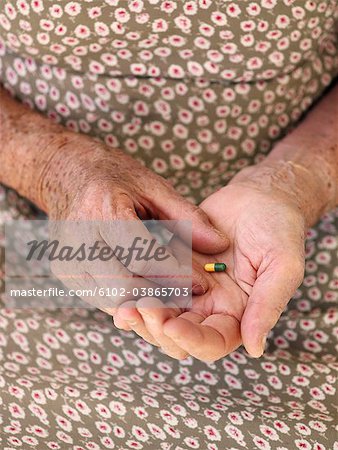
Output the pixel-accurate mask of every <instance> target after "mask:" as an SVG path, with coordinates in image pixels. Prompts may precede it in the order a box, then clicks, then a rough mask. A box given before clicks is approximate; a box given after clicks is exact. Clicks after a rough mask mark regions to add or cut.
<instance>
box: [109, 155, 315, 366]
mask: <svg viewBox="0 0 338 450" xmlns="http://www.w3.org/2000/svg"><path fill="white" fill-rule="evenodd" d="M294 171H297V169H295V168H294V167H293V166H290V164H288V163H286V164H285V163H284V164H280V165H278V164H276V165H270V166H269V165H266V166H264V165H263V164H262V165H259V166H258V165H257V166H254V167H250V168H247V169H244V170H242V171H241V172H240V173H239V174H238V175H237V176H235V177H234V178H233V179H232V181H231V182H230V183H229V184H228V185H227V186H226V187H224V188H222V189H220V190H219V191H218V192H216V193H215V194H213V195H211V196H210V197H209V198H207V199H206V200H205V201H204V202H203V203H202V204H201V208H202V209H203V210H204V211H205V212H206V213H207V214H208V216H209V217H210V219H211V220H212V222H213V223H215V224H216V226H217V227H218V228H219V229H220V230H221V231H223V232H224V233H225V234H226V235H227V236H229V238H230V246H229V248H228V249H227V250H226V251H225V252H222V253H220V254H218V255H216V256H214V257H209V258H206V256H205V255H197V254H194V259H195V261H197V263H199V265H200V267H202V266H203V264H204V263H205V262H210V261H219V262H225V263H226V264H227V266H228V267H227V271H226V273H215V274H212V275H211V276H209V278H208V279H209V290H208V291H207V292H206V293H205V294H204V295H202V296H200V297H194V298H193V306H192V308H191V309H190V310H189V312H186V311H182V310H179V309H177V308H175V307H174V305H173V307H172V308H171V309H167V310H165V309H163V308H162V309H154V308H151V307H150V306H151V301H147V302H146V301H145V300H140V301H139V302H136V303H135V304H134V305H133V306H134V307H136V308H137V309H135V308H134V309H127V308H124V307H120V308H119V310H118V311H117V314H116V318H117V320H118V321H119V320H124V319H129V324H130V323H131V324H133V326H132V327H131V328H132V329H134V330H135V331H137V332H139V334H140V335H142V336H143V337H145V338H146V336H147V334H148V335H150V338H153V339H155V340H156V341H157V345H161V346H162V348H164V350H165V351H166V352H167V353H168V354H170V355H171V356H173V355H174V357H175V355H177V356H176V357H179V358H181V357H184V356H187V355H192V356H194V357H196V358H199V359H202V360H215V359H218V358H221V357H223V356H225V355H226V354H228V353H229V352H230V351H232V350H234V349H235V348H236V347H237V346H238V345H240V343H241V340H242V341H243V344H244V346H245V348H246V350H247V351H248V353H249V354H251V355H252V356H255V357H258V356H260V355H261V354H262V353H263V350H264V342H265V337H266V335H267V334H268V332H269V331H270V330H271V328H272V327H273V326H274V325H275V323H276V322H277V321H278V319H279V317H280V315H281V313H282V311H283V310H284V308H285V306H286V305H287V303H288V301H289V300H290V299H291V297H292V296H293V294H294V293H295V291H296V289H297V287H298V286H299V285H300V284H301V282H302V280H303V275H304V239H305V230H306V224H305V219H304V215H303V213H302V210H301V208H300V207H299V205H300V204H303V203H302V200H303V199H301V198H298V197H297V196H295V195H294V194H293V193H292V191H293V189H292V188H293V180H294V178H295V177H296V174H295V172H294ZM305 190H306V185H305V186H304V192H305ZM297 193H298V191H297ZM231 281H232V283H231ZM147 303H148V304H147ZM145 306H147V307H146V308H145ZM119 323H120V325H122V326H123V325H124V323H123V322H122V321H121V322H119ZM126 329H128V328H126ZM174 345H175V346H174ZM168 350H169V351H168Z"/></svg>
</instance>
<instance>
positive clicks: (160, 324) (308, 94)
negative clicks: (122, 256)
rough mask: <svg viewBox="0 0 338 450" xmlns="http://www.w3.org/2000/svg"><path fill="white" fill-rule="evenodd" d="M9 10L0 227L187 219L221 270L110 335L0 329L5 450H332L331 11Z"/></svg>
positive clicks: (53, 317)
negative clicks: (38, 221)
mask: <svg viewBox="0 0 338 450" xmlns="http://www.w3.org/2000/svg"><path fill="white" fill-rule="evenodd" d="M2 3H3V5H2V6H3V7H2V13H1V14H0V37H1V40H0V56H1V58H0V62H1V66H0V67H1V82H2V86H3V87H2V88H1V111H0V114H1V149H0V168H1V169H0V181H1V182H2V183H3V185H4V186H6V188H3V190H2V191H0V194H1V197H0V199H1V201H2V206H1V208H2V209H1V212H0V223H1V222H4V220H5V218H8V217H13V218H17V217H21V216H24V217H29V218H34V217H37V214H38V212H37V211H36V210H35V209H34V208H33V207H31V206H30V203H29V202H27V201H26V200H24V198H22V197H25V198H26V199H28V200H30V202H32V203H34V204H35V205H36V206H37V207H38V208H39V209H40V210H42V211H44V212H45V213H47V214H48V216H49V217H50V218H53V219H56V220H58V219H72V218H74V217H81V218H88V219H91V218H103V219H111V220H114V219H125V218H127V219H133V220H140V219H142V218H155V219H188V220H191V221H192V222H193V239H192V244H193V259H194V261H196V263H198V264H197V266H200V267H203V264H204V263H205V262H208V261H212V260H215V261H226V262H227V264H229V266H228V270H227V273H226V274H217V276H216V275H203V274H202V273H198V269H196V270H195V272H196V273H195V275H194V277H195V278H194V279H197V280H200V281H199V282H197V284H195V286H194V294H196V295H195V296H194V297H193V304H192V307H191V308H190V309H189V310H180V309H179V308H175V307H172V308H157V306H158V303H157V302H158V301H157V300H155V299H141V300H137V299H135V300H132V301H129V302H128V303H129V305H128V306H129V308H122V307H120V308H118V309H115V310H114V311H113V319H114V323H115V325H116V327H117V328H120V329H121V331H119V330H116V329H113V330H112V329H111V327H109V321H108V319H107V317H108V316H107V315H102V313H100V312H98V311H91V312H90V311H82V310H69V311H67V310H56V311H54V312H50V311H43V312H42V311H34V310H32V311H29V312H27V311H24V312H22V311H20V310H15V309H3V310H1V312H0V314H1V315H0V319H1V320H0V324H1V327H2V329H3V330H4V331H3V332H2V333H1V334H0V342H1V345H2V346H3V355H2V364H1V369H0V371H1V372H2V375H1V377H0V382H1V385H2V387H3V392H4V394H3V398H2V409H3V412H5V414H3V417H4V419H3V425H2V426H3V430H4V433H3V434H2V438H1V439H2V444H3V445H2V446H3V447H4V448H14V447H15V448H17V446H21V445H31V446H36V447H38V448H42V447H43V448H51V449H67V450H68V449H70V448H72V449H74V450H75V449H76V450H80V449H84V448H88V449H98V450H99V449H103V448H120V449H122V448H123V449H125V448H137V449H142V448H146V449H158V448H163V449H172V450H174V449H177V450H179V449H188V448H201V449H210V450H216V449H225V448H235V447H236V448H239V447H242V448H243V447H245V448H249V449H251V448H259V449H271V448H274V449H275V448H276V449H277V448H279V449H290V448H304V449H317V450H321V449H328V448H332V447H333V445H334V423H333V422H334V417H335V415H334V414H335V413H334V411H335V410H334V405H332V400H331V399H332V395H333V394H334V391H335V387H334V385H333V384H334V376H333V374H332V371H333V363H334V355H333V353H334V344H333V339H334V332H335V331H334V328H333V326H334V322H335V315H334V310H333V308H332V303H331V302H332V301H333V300H334V299H335V298H336V297H337V291H336V290H337V282H336V279H335V275H337V272H336V271H337V267H335V264H336V251H337V250H336V249H337V239H336V237H337V229H338V228H337V227H338V224H337V210H335V209H334V208H335V206H337V204H338V148H337V147H338V143H337V141H338V140H337V117H338V110H337V105H338V88H337V86H335V85H334V79H335V77H336V76H337V74H338V56H337V44H336V40H337V34H336V25H337V20H338V11H337V6H336V1H335V0H326V1H322V2H319V1H310V0H306V1H305V0H284V1H282V0H281V1H278V2H277V0H259V1H257V2H252V1H243V2H230V1H228V0H223V1H217V2H216V1H214V2H213V1H211V0H193V1H184V2H179V1H165V0H148V1H141V0H135V1H132V0H130V1H127V0H125V1H119V0H105V1H104V0H102V1H95V2H94V1H90V0H86V1H83V2H76V1H71V2H69V1H63V0H62V1H60V2H59V3H55V2H53V1H50V0H32V1H28V0H18V1H17V2H14V1H4V2H2ZM310 108H311V111H310ZM14 191H17V192H18V193H19V194H20V195H21V196H22V197H18V196H17V195H16V194H15V193H14ZM196 205H198V206H196ZM310 227H313V228H310ZM306 237H307V238H308V241H307V242H306V246H305V245H304V243H305V238H306ZM305 257H306V258H307V261H306V264H305ZM304 266H305V279H304V282H303V278H304ZM292 297H293V300H292V301H291V303H290V304H289V306H288V309H287V310H286V311H285V312H284V314H283V317H282V320H280V321H279V322H278V319H279V317H280V315H281V313H282V312H283V311H284V309H285V307H286V305H287V303H288V302H289V300H290V299H291V298H292ZM277 322H278V323H277ZM276 323H277V325H276ZM275 325H276V326H275ZM273 327H274V328H273ZM272 328H273V331H272V332H271V335H270V339H268V341H269V346H268V348H267V350H266V352H265V354H264V355H263V357H262V358H261V359H255V358H252V357H259V356H261V355H262V353H263V351H264V348H265V342H266V337H267V335H268V334H269V332H270V331H271V330H272ZM132 330H133V331H135V332H136V333H137V334H138V335H139V336H140V337H142V338H143V340H142V339H135V334H134V333H132ZM145 341H148V343H147V342H145ZM149 343H150V344H154V345H155V346H158V347H159V348H160V349H161V350H157V349H156V348H155V347H152V346H151V345H149ZM241 344H243V346H244V347H245V350H246V352H245V350H244V349H243V348H239V346H240V345H241ZM166 355H168V356H166ZM169 356H170V357H172V358H174V359H172V358H170V357H169ZM178 360H181V361H178ZM321 362H324V363H325V364H322V363H321ZM135 366H136V367H135ZM131 401H133V406H131V403H130V402H131ZM239 405H240V406H239ZM154 408H155V409H154ZM127 420H128V422H129V424H128V422H127ZM324 431H325V433H323V432H324Z"/></svg>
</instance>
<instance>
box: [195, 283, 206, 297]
mask: <svg viewBox="0 0 338 450" xmlns="http://www.w3.org/2000/svg"><path fill="white" fill-rule="evenodd" d="M204 293H205V290H204V288H203V286H201V285H200V284H196V285H195V286H193V287H192V295H203V294H204Z"/></svg>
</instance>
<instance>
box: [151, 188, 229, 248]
mask: <svg viewBox="0 0 338 450" xmlns="http://www.w3.org/2000/svg"><path fill="white" fill-rule="evenodd" d="M159 200H160V201H159ZM152 201H153V204H154V205H155V206H156V208H157V209H158V210H159V211H160V212H161V213H162V214H161V218H163V219H167V220H182V221H183V220H184V221H191V222H192V247H193V249H194V250H196V251H198V252H201V253H208V254H216V253H222V252H224V251H225V250H226V249H227V248H228V246H229V239H228V238H227V236H225V235H224V234H223V233H222V232H221V231H220V230H218V229H217V228H216V227H215V226H214V225H213V224H212V223H211V221H210V220H209V218H208V216H207V214H206V213H205V212H204V211H203V210H202V209H201V208H199V207H198V206H196V205H193V204H192V203H190V202H189V201H188V200H186V199H185V198H183V197H181V195H180V194H178V193H177V192H176V191H175V190H174V189H173V190H172V189H168V190H166V191H165V192H164V194H162V195H161V196H160V195H159V196H154V197H153V199H152Z"/></svg>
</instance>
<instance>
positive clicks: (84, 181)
mask: <svg viewBox="0 0 338 450" xmlns="http://www.w3.org/2000/svg"><path fill="white" fill-rule="evenodd" d="M57 142H58V144H57V145H56V146H55V147H56V148H55V153H54V154H53V155H52V157H50V158H49V162H48V164H47V165H46V167H45V168H44V171H43V176H42V179H41V182H40V186H41V193H40V196H41V204H42V205H43V206H44V209H45V210H46V212H47V213H48V215H49V219H50V220H51V221H53V223H56V224H57V229H54V232H55V233H56V234H58V236H59V237H60V235H62V230H60V227H62V226H63V225H62V224H63V223H69V222H75V221H77V222H82V224H84V223H89V221H95V222H93V224H94V225H93V226H90V227H89V228H88V227H87V231H88V230H89V232H87V234H86V235H85V237H83V236H81V239H82V241H81V242H84V241H86V245H87V246H90V245H93V244H94V242H95V241H97V240H98V237H99V238H102V239H100V240H103V242H104V244H105V245H108V246H110V247H111V248H116V246H117V245H120V246H122V247H124V248H128V247H129V246H130V245H131V244H132V242H133V240H134V238H135V237H141V238H144V239H151V236H150V233H149V232H148V230H147V228H146V227H145V226H144V224H143V223H142V221H141V220H149V219H156V220H177V221H182V220H189V221H191V222H192V247H193V248H194V250H195V251H197V252H201V253H208V254H210V253H219V252H221V251H224V250H225V249H226V247H227V239H226V238H225V237H224V236H223V235H222V234H220V232H218V231H217V230H216V229H215V228H214V227H213V225H212V224H211V223H210V222H209V220H208V218H207V215H206V214H205V213H204V212H203V211H202V210H201V209H199V208H198V207H197V206H194V205H193V204H191V203H190V202H188V201H187V200H185V199H184V198H183V197H181V196H180V195H179V194H178V193H177V192H176V191H175V190H174V188H173V187H172V186H171V185H170V184H169V183H168V182H167V181H166V180H165V179H163V178H161V177H160V176H158V175H156V174H155V173H153V172H151V171H150V170H149V169H147V168H146V167H144V166H143V165H142V164H141V163H139V162H138V161H136V160H134V159H133V158H131V157H130V156H129V155H126V154H125V153H123V152H122V151H120V150H117V149H110V148H108V147H106V146H105V145H104V144H102V143H100V142H98V141H97V140H95V139H93V138H90V137H88V136H85V135H79V134H76V133H72V132H68V131H65V133H64V134H63V135H62V136H59V137H58V140H57ZM119 220H124V221H128V222H127V223H130V227H129V229H128V230H127V229H122V230H120V231H118V232H117V231H116V230H117V229H116V227H114V223H116V221H119ZM64 221H65V222H64ZM112 221H114V222H112ZM129 221H132V222H129ZM110 224H111V225H110ZM73 237H74V236H73ZM75 239H80V235H79V236H75ZM78 243H79V244H80V241H79V242H78ZM65 245H67V243H65ZM169 254H170V250H169ZM164 263H165V266H163V267H164V269H161V268H160V267H159V263H158V262H157V261H155V260H151V261H148V262H147V263H146V264H145V263H144V261H138V262H137V261H133V262H132V264H131V266H130V265H129V266H128V269H129V270H128V269H127V268H126V267H125V266H124V265H123V263H122V262H120V261H118V260H117V259H114V260H112V261H111V264H114V267H111V270H108V272H109V273H110V274H113V275H112V276H109V273H108V274H107V273H105V274H103V271H104V272H106V271H107V268H109V265H108V266H107V263H104V265H103V264H102V262H99V261H98V260H96V261H93V262H91V263H89V262H87V261H86V262H85V263H81V264H79V263H74V265H73V266H72V267H71V268H69V267H68V266H67V274H68V284H67V282H65V284H67V285H68V287H70V286H69V283H70V284H71V286H72V287H74V286H75V287H76V288H77V289H81V288H83V289H86V288H87V289H88V288H91V289H93V288H95V286H98V287H104V288H109V287H110V288H114V287H122V288H125V289H126V290H129V288H130V289H132V288H134V287H151V286H154V282H153V281H154V279H152V276H154V278H155V279H156V275H158V274H159V273H163V270H164V271H165V272H166V273H169V274H177V273H180V269H181V265H182V264H183V263H182V262H181V261H180V258H179V257H178V258H177V259H176V257H175V254H170V257H169V258H168V259H167V260H166V261H163V263H162V265H163V264H164ZM53 266H54V269H53V271H54V273H55V274H56V275H58V273H59V274H60V273H62V272H64V267H65V265H64V264H57V265H56V264H55V263H54V265H53ZM70 272H71V276H70V277H69V274H70ZM130 272H132V273H134V274H136V275H138V276H139V277H134V278H130ZM98 275H103V276H98ZM107 275H108V276H107ZM116 275H118V277H116ZM145 278H146V279H145ZM121 280H122V281H121ZM149 280H151V281H149ZM157 286H158V285H157ZM193 286H202V290H203V291H204V292H205V291H206V290H207V289H208V283H207V281H206V280H205V277H204V276H203V275H201V273H200V272H198V271H193ZM132 298H134V299H135V297H130V296H129V297H124V298H114V299H113V298H109V299H107V298H105V299H102V298H97V299H92V301H89V299H88V298H86V299H85V298H84V299H85V300H86V301H88V302H89V303H92V304H94V305H95V306H97V307H99V308H100V309H103V310H105V311H106V312H108V313H110V314H112V315H113V313H114V311H115V310H116V309H115V306H116V305H119V304H121V303H122V302H124V301H127V300H130V299H132ZM109 306H110V307H109Z"/></svg>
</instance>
